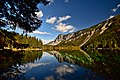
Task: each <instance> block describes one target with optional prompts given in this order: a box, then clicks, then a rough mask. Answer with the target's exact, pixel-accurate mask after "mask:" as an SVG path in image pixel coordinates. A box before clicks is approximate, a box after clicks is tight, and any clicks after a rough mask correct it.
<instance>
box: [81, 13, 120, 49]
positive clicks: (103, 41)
mask: <svg viewBox="0 0 120 80" xmlns="http://www.w3.org/2000/svg"><path fill="white" fill-rule="evenodd" d="M119 21H120V15H118V16H116V17H115V18H113V19H110V20H109V22H112V24H111V25H110V26H109V27H108V29H107V30H106V31H105V32H104V33H102V34H101V35H100V34H99V31H98V32H97V33H96V34H94V35H93V36H92V38H91V39H90V40H89V41H88V42H87V43H86V44H85V45H84V46H83V48H90V47H92V48H112V49H113V48H119V47H120V23H119ZM101 24H104V22H103V23H101ZM102 26H103V25H102ZM102 26H101V27H102ZM101 27H100V28H101Z"/></svg>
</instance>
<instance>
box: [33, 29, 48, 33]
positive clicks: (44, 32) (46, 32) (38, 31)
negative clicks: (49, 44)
mask: <svg viewBox="0 0 120 80" xmlns="http://www.w3.org/2000/svg"><path fill="white" fill-rule="evenodd" d="M33 33H34V34H50V33H48V32H41V31H38V30H36V31H33Z"/></svg>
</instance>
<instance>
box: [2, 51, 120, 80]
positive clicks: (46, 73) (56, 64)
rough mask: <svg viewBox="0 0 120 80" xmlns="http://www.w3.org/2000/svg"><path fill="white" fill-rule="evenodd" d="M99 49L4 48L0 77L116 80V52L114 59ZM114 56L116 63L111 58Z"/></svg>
mask: <svg viewBox="0 0 120 80" xmlns="http://www.w3.org/2000/svg"><path fill="white" fill-rule="evenodd" d="M99 52H100V51H94V50H93V51H92V50H91V51H86V52H85V51H83V50H82V51H81V50H78V51H76V50H75V51H74V50H72V51H70V50H60V51H43V52H42V51H20V52H12V51H4V52H3V53H2V52H1V54H0V80H109V79H110V80H113V79H119V72H120V71H119V70H120V69H119V68H118V67H119V60H120V57H119V56H118V54H117V53H119V51H116V52H114V54H116V56H117V57H118V58H117V57H116V56H115V55H113V54H112V57H113V58H110V59H109V58H108V57H109V54H107V53H108V51H106V50H105V52H106V54H107V55H104V54H100V53H99ZM102 52H104V51H102ZM88 53H89V54H88ZM90 53H91V54H90ZM106 58H107V59H106ZM114 58H116V59H115V60H114V61H116V62H114V61H113V59H114ZM110 60H112V62H111V61H110ZM113 62H114V63H113ZM111 63H112V64H111ZM113 65H114V66H113ZM113 68H114V69H113ZM114 77H115V78H114Z"/></svg>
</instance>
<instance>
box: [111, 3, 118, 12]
mask: <svg viewBox="0 0 120 80" xmlns="http://www.w3.org/2000/svg"><path fill="white" fill-rule="evenodd" d="M119 7H120V4H118V5H117V7H116V8H113V9H112V11H113V12H116V11H117V10H118V9H119Z"/></svg>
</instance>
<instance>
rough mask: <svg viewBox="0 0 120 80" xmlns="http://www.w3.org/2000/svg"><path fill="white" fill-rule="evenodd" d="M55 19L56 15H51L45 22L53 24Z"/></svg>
mask: <svg viewBox="0 0 120 80" xmlns="http://www.w3.org/2000/svg"><path fill="white" fill-rule="evenodd" d="M56 19H57V18H56V17H51V18H50V19H46V22H47V23H49V24H54V23H55V21H56Z"/></svg>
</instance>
